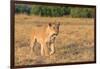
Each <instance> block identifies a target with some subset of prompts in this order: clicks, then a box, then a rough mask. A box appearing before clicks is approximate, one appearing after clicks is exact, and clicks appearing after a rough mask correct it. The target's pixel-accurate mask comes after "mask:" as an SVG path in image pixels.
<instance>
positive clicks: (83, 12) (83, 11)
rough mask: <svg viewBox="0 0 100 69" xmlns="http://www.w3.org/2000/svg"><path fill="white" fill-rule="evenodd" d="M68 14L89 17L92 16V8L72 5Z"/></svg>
mask: <svg viewBox="0 0 100 69" xmlns="http://www.w3.org/2000/svg"><path fill="white" fill-rule="evenodd" d="M70 15H71V16H72V17H86V18H90V17H94V9H91V8H79V7H78V8H77V7H73V8H71V12H70Z"/></svg>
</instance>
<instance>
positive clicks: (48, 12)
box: [15, 4, 95, 18]
mask: <svg viewBox="0 0 100 69" xmlns="http://www.w3.org/2000/svg"><path fill="white" fill-rule="evenodd" d="M15 12H16V13H26V14H28V15H39V16H50V17H58V16H67V15H69V16H71V17H84V18H90V17H94V12H95V10H94V9H93V8H84V7H68V6H45V5H25V4H17V5H16V7H15Z"/></svg>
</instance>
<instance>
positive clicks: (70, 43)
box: [15, 14, 95, 66]
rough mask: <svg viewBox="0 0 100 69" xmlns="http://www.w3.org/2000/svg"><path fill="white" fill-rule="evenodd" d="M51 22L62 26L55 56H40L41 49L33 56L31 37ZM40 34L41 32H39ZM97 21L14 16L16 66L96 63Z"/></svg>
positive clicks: (56, 43) (36, 49) (36, 50)
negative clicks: (35, 30)
mask: <svg viewBox="0 0 100 69" xmlns="http://www.w3.org/2000/svg"><path fill="white" fill-rule="evenodd" d="M49 22H51V23H52V22H60V24H61V25H60V32H59V35H58V36H57V38H56V42H55V53H54V54H53V55H51V56H49V57H43V56H41V55H40V46H39V45H37V46H35V51H34V53H33V55H31V54H30V47H29V42H30V34H31V32H32V30H33V29H34V28H36V27H37V28H39V27H41V26H43V25H46V24H47V23H49ZM37 30H39V29H37ZM94 56H95V55H94V19H92V18H69V17H40V16H32V15H31V16H28V15H24V14H17V15H15V65H16V66H19V65H36V64H52V63H69V62H70V63H71V62H86V61H94Z"/></svg>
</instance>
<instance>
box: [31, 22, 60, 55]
mask: <svg viewBox="0 0 100 69" xmlns="http://www.w3.org/2000/svg"><path fill="white" fill-rule="evenodd" d="M59 26H60V23H49V24H48V25H47V26H46V27H44V28H40V29H39V30H35V31H33V33H32V36H31V43H30V47H31V52H33V48H34V46H35V43H36V42H38V43H39V44H40V45H41V55H42V56H43V55H45V56H48V55H49V54H50V55H51V54H53V53H54V42H55V38H56V36H57V35H58V33H59ZM48 47H50V51H51V52H50V53H49V50H48Z"/></svg>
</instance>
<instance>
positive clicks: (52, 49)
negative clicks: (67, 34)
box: [50, 43, 55, 55]
mask: <svg viewBox="0 0 100 69" xmlns="http://www.w3.org/2000/svg"><path fill="white" fill-rule="evenodd" d="M50 49H51V52H50V55H52V54H54V52H55V46H54V43H52V44H51V45H50Z"/></svg>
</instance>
